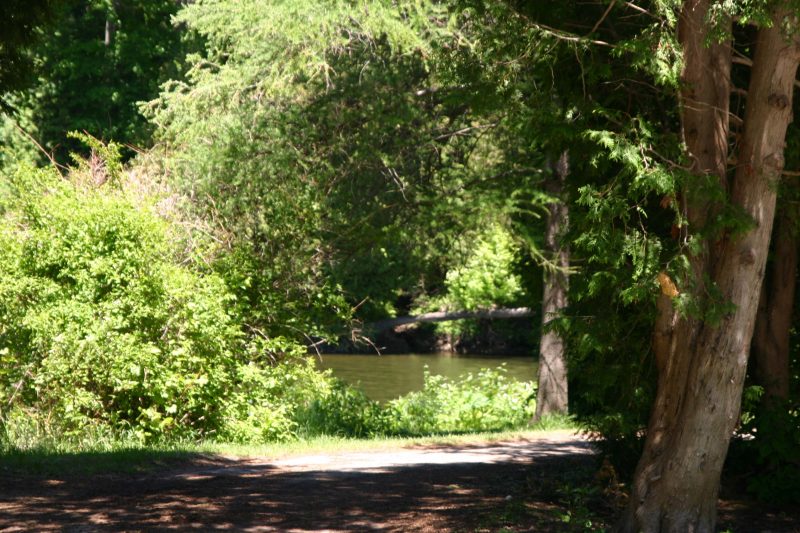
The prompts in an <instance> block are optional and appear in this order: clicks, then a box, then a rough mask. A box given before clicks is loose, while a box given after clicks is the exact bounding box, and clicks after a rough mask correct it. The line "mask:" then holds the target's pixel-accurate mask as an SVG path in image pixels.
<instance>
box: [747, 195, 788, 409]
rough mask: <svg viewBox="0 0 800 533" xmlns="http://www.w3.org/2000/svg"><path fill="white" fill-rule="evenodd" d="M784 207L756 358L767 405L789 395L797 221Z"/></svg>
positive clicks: (775, 234)
mask: <svg viewBox="0 0 800 533" xmlns="http://www.w3.org/2000/svg"><path fill="white" fill-rule="evenodd" d="M793 214H794V213H790V212H789V211H786V210H783V211H782V212H781V214H780V215H779V216H778V218H777V220H776V223H775V224H776V226H775V231H774V232H773V236H772V242H773V252H772V264H771V265H770V267H769V270H768V272H767V277H766V279H765V280H764V284H763V285H762V287H761V300H760V301H759V304H758V315H757V317H756V326H755V332H754V333H753V343H752V357H753V363H755V365H754V367H753V368H754V370H755V372H754V374H755V378H756V381H757V382H758V383H759V384H760V385H761V386H763V387H764V402H765V403H766V404H767V405H770V404H772V403H775V402H776V401H778V402H780V401H782V400H787V399H788V397H789V348H790V345H789V340H790V330H791V327H792V312H793V310H794V294H795V285H796V278H797V237H796V235H795V234H794V231H793V227H794V220H793V219H792V215H793Z"/></svg>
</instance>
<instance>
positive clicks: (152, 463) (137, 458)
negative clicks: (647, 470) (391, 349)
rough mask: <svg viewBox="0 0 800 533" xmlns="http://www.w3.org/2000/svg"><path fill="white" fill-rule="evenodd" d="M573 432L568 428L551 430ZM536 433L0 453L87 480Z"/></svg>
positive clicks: (18, 465) (22, 464)
mask: <svg viewBox="0 0 800 533" xmlns="http://www.w3.org/2000/svg"><path fill="white" fill-rule="evenodd" d="M552 429H572V428H571V427H566V426H561V427H551V426H548V427H547V430H548V431H549V430H552ZM541 431H542V430H541V429H537V430H530V429H528V430H516V431H502V432H492V433H472V434H466V435H438V436H432V437H414V438H403V437H387V438H373V439H347V438H342V437H331V436H318V437H313V438H309V439H306V440H299V441H292V442H283V443H273V444H267V445H258V446H248V445H241V444H230V443H220V442H212V441H207V442H199V443H198V442H178V443H171V444H169V445H155V446H141V447H135V446H131V445H130V444H128V443H118V445H116V446H115V445H109V443H107V442H104V443H103V444H102V446H101V447H98V448H97V449H92V447H91V446H84V447H83V449H81V450H76V451H68V450H66V451H65V450H59V449H55V448H33V449H28V450H14V449H10V450H9V449H5V450H0V469H1V470H4V471H6V472H8V471H14V472H17V473H21V474H29V475H49V476H57V475H91V474H97V473H132V472H144V471H152V470H159V469H163V468H169V467H175V466H179V465H180V464H182V463H188V462H192V461H215V460H224V459H232V458H243V457H263V458H268V459H278V458H283V457H290V456H297V455H306V454H324V453H341V452H348V451H359V452H364V451H381V450H390V449H397V448H410V447H415V446H442V445H468V444H477V443H491V442H498V441H505V440H515V439H523V438H534V437H535V436H536V435H537V434H539V433H541Z"/></svg>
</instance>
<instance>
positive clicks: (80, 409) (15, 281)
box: [0, 168, 240, 440]
mask: <svg viewBox="0 0 800 533" xmlns="http://www.w3.org/2000/svg"><path fill="white" fill-rule="evenodd" d="M6 181H7V187H5V188H2V189H0V190H3V191H5V192H4V194H3V195H2V198H0V209H2V214H3V216H2V220H0V250H2V251H0V354H2V358H3V363H4V364H3V367H2V370H0V394H2V398H3V401H2V404H3V409H9V408H14V407H16V408H18V409H22V408H25V409H28V411H27V412H28V413H29V414H32V415H33V416H35V417H38V418H41V419H42V420H48V421H50V423H49V424H48V425H47V426H48V428H50V430H52V431H60V432H62V433H63V434H64V435H66V436H69V435H78V434H81V433H83V432H86V431H87V429H88V428H89V427H90V426H93V425H97V424H101V425H107V426H109V427H111V428H115V429H117V430H120V431H123V430H134V431H135V432H136V434H137V435H138V436H139V438H140V439H142V440H144V439H148V438H151V437H156V436H162V435H168V434H175V435H178V434H182V433H191V434H203V433H206V432H208V431H210V430H212V429H214V428H215V427H216V426H217V425H218V424H219V422H220V421H219V409H218V404H219V399H220V398H221V397H223V396H224V395H225V392H226V391H227V390H228V389H229V388H230V387H231V384H232V381H233V380H234V379H235V377H236V376H235V372H234V370H235V368H236V365H235V361H234V354H235V350H236V348H237V346H239V344H240V333H239V327H238V325H237V322H236V320H235V317H233V316H231V315H230V314H229V312H228V310H227V308H228V305H229V304H230V303H231V296H230V295H229V294H228V293H227V291H226V288H225V285H224V283H223V282H222V280H221V279H219V278H218V277H216V276H213V275H208V276H202V277H201V276H199V275H198V274H196V273H194V272H192V271H190V270H188V269H187V268H185V267H182V266H180V265H178V264H176V263H175V262H174V261H173V260H172V258H171V253H170V246H169V242H168V239H167V231H166V227H165V224H164V223H163V222H162V221H161V220H160V219H159V218H158V217H156V216H155V215H153V214H152V213H149V212H147V211H146V210H143V209H140V208H137V207H136V206H134V205H133V204H132V203H131V202H130V201H129V200H127V199H126V198H125V196H124V195H123V194H122V192H120V191H118V190H109V188H108V187H104V188H103V189H102V190H101V189H99V188H83V187H81V186H78V185H76V184H74V183H71V182H69V181H66V180H64V179H63V178H61V177H60V176H59V175H58V174H56V173H55V172H54V171H52V170H33V169H30V168H29V169H23V170H20V171H18V172H17V173H16V174H15V175H14V176H12V177H10V178H7V180H6ZM17 412H18V411H17ZM5 414H6V413H2V412H0V415H3V416H4V415H5ZM4 417H5V416H4Z"/></svg>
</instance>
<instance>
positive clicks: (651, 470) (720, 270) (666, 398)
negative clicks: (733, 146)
mask: <svg viewBox="0 0 800 533" xmlns="http://www.w3.org/2000/svg"><path fill="white" fill-rule="evenodd" d="M710 4H711V0H687V1H685V2H684V4H683V10H682V13H681V17H680V27H679V38H680V40H681V43H682V45H683V50H684V71H683V82H684V87H683V90H682V93H681V97H682V109H681V113H682V121H683V129H684V138H685V142H686V147H687V150H688V155H689V157H690V159H691V161H692V170H693V172H694V174H695V175H696V180H695V182H693V183H690V184H689V185H687V188H686V190H684V191H683V198H682V201H683V209H684V210H685V214H686V216H687V218H688V220H689V227H688V228H685V229H684V232H685V234H684V236H683V237H684V238H687V239H688V238H693V235H695V234H696V232H697V231H699V230H703V229H704V228H706V227H707V224H708V223H709V222H711V221H713V218H714V214H715V213H716V212H718V211H719V210H720V209H721V208H722V206H721V205H718V204H716V203H714V202H713V201H712V200H709V199H707V197H704V196H702V194H701V192H700V191H701V190H702V182H703V181H704V180H706V179H707V177H709V176H711V177H713V178H715V179H716V181H717V182H718V183H719V184H720V187H721V188H722V189H723V192H725V193H726V195H727V197H728V199H729V202H730V203H731V204H732V205H734V206H736V207H737V208H739V209H741V211H742V212H743V213H746V214H747V215H748V216H749V217H750V218H751V219H752V221H753V224H752V226H751V227H750V228H749V229H747V230H744V231H740V232H738V233H735V232H733V231H732V230H725V231H723V232H721V234H718V237H717V238H716V239H715V240H714V242H706V243H705V244H703V247H702V249H701V250H700V251H699V253H696V254H695V255H692V256H691V257H690V258H689V259H690V263H691V267H692V272H691V277H690V278H689V279H686V280H681V283H680V285H681V289H682V290H684V291H689V292H690V293H691V294H692V296H693V297H694V298H696V299H697V300H698V301H699V302H700V303H702V302H704V301H707V296H706V295H707V291H706V289H705V288H704V285H706V284H707V283H713V284H714V286H715V287H716V290H718V291H719V292H720V294H721V295H722V296H723V298H724V299H725V301H727V302H729V303H731V304H733V309H734V310H733V311H732V312H730V313H728V314H727V315H725V316H724V317H722V319H721V320H719V322H718V323H710V322H707V321H704V320H702V319H701V318H699V317H684V316H679V315H678V314H677V313H676V311H675V309H674V306H673V305H672V300H671V298H669V297H668V296H667V295H662V296H661V297H660V300H659V303H658V318H657V320H656V329H655V331H654V338H653V348H654V350H655V351H656V354H655V355H656V360H657V363H658V370H659V378H658V392H657V395H656V399H655V403H654V406H653V411H652V414H651V418H650V423H649V425H648V430H647V438H646V441H645V449H644V452H643V454H642V457H641V459H640V461H639V464H638V466H637V469H636V473H635V476H634V484H633V487H632V495H631V500H630V504H629V506H628V508H627V510H626V513H625V516H624V518H623V520H622V521H621V523H620V524H619V526H618V530H620V531H625V532H638V531H641V532H645V533H649V532H686V531H691V532H697V533H706V532H708V533H710V532H713V531H714V527H715V522H716V503H717V493H718V490H719V478H720V474H721V471H722V465H723V462H724V460H725V456H726V454H727V450H728V444H729V441H730V436H731V434H732V432H733V430H734V428H735V426H736V424H737V422H738V414H739V407H740V401H741V393H742V387H743V383H744V377H745V372H746V366H747V359H748V355H749V349H750V340H751V338H752V334H753V329H754V324H755V318H756V311H757V307H758V300H759V294H760V291H761V283H762V280H763V277H764V269H765V265H766V260H767V252H768V247H769V239H770V234H771V231H772V223H773V218H774V213H775V199H776V198H775V197H776V190H777V182H778V180H779V178H780V174H781V171H782V168H783V149H784V139H785V134H786V128H787V126H788V124H789V121H790V120H791V107H792V93H793V83H794V79H795V74H796V71H797V64H798V60H800V45H798V42H797V40H796V37H792V38H794V39H795V40H794V41H793V40H792V38H790V37H787V35H786V34H784V33H783V30H784V28H786V24H785V22H786V21H787V20H791V21H793V20H794V19H793V18H789V17H790V16H791V15H792V13H791V12H789V11H787V10H785V9H778V10H777V11H775V12H774V13H773V25H772V27H771V28H763V29H761V30H760V31H759V33H758V39H757V44H756V53H755V58H754V61H753V69H752V71H751V80H750V87H749V90H748V100H747V110H746V115H745V119H744V125H743V133H742V139H741V143H740V146H739V151H738V154H737V156H738V157H737V159H738V162H739V165H738V167H737V169H736V172H735V175H734V177H733V179H732V180H731V182H730V183H729V182H728V181H727V179H726V175H727V174H726V171H727V169H726V161H727V159H728V157H727V156H728V141H727V139H728V110H729V96H728V95H729V93H730V65H731V49H730V43H729V42H722V43H719V42H716V41H715V40H713V39H709V38H708V30H709V28H708V25H707V23H706V20H707V13H708V9H709V7H710ZM795 25H796V21H795ZM709 43H710V44H709ZM688 232H691V233H688ZM694 238H696V237H694Z"/></svg>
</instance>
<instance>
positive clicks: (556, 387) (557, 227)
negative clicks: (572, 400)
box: [533, 152, 569, 422]
mask: <svg viewBox="0 0 800 533" xmlns="http://www.w3.org/2000/svg"><path fill="white" fill-rule="evenodd" d="M568 174H569V154H568V153H567V152H564V153H562V154H561V157H559V159H558V162H557V163H556V164H555V165H554V168H553V175H552V177H551V178H550V179H548V181H547V182H546V183H545V189H546V191H547V193H548V194H550V195H551V196H552V197H553V198H554V199H555V201H553V202H552V203H551V204H550V205H549V206H548V215H547V227H546V229H545V250H544V252H545V254H547V256H548V257H549V258H550V259H551V261H552V264H551V265H546V267H545V270H544V293H543V298H542V330H543V331H544V333H543V334H542V339H541V342H540V344H539V378H538V383H539V385H538V386H539V389H538V393H537V395H536V414H535V415H534V417H533V421H534V422H536V421H538V420H540V419H541V418H542V417H543V416H546V415H552V414H566V413H567V411H568V405H567V402H568V389H567V363H566V357H565V354H564V339H562V338H561V335H559V334H558V332H556V331H553V330H552V329H549V328H548V325H549V323H550V322H551V321H552V320H554V319H556V318H558V317H559V316H561V313H562V311H563V310H564V308H565V307H566V306H567V289H568V286H567V283H568V277H567V276H568V270H569V249H568V248H567V246H566V245H565V244H564V243H563V242H562V237H563V235H564V233H565V232H566V229H567V222H568V214H569V211H568V207H567V203H566V202H564V201H563V195H564V182H565V181H566V179H567V175H568Z"/></svg>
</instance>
